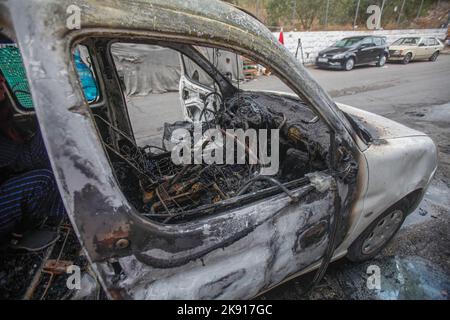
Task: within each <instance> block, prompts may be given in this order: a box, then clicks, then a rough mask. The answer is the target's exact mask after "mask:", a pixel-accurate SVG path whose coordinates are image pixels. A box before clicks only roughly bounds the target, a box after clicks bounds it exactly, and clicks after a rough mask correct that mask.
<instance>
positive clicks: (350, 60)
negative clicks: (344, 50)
mask: <svg viewBox="0 0 450 320" xmlns="http://www.w3.org/2000/svg"><path fill="white" fill-rule="evenodd" d="M354 66H355V59H353V58H348V59H347V61H345V66H344V68H345V71H350V70H352V69H353V67H354Z"/></svg>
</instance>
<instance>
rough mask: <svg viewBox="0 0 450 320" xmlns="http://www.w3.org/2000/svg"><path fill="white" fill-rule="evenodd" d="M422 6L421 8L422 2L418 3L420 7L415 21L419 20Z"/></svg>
mask: <svg viewBox="0 0 450 320" xmlns="http://www.w3.org/2000/svg"><path fill="white" fill-rule="evenodd" d="M422 6H423V0H422V1H421V2H420V7H419V11H417V17H416V19H417V18H419V16H420V12H421V11H422Z"/></svg>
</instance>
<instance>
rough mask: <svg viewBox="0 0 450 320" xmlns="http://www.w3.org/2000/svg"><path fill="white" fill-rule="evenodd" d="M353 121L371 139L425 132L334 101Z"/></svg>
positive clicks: (420, 134) (417, 134)
mask: <svg viewBox="0 0 450 320" xmlns="http://www.w3.org/2000/svg"><path fill="white" fill-rule="evenodd" d="M336 104H337V106H338V107H339V109H341V110H342V111H343V112H345V113H346V114H348V115H349V116H350V117H351V118H352V119H353V120H354V121H355V123H356V124H357V125H358V126H359V127H361V128H362V129H363V130H366V131H367V132H368V133H369V134H370V136H371V137H372V139H373V140H378V141H380V140H389V139H396V138H403V137H414V136H426V134H425V133H423V132H420V131H417V130H414V129H411V128H408V127H407V126H404V125H402V124H400V123H398V122H395V121H393V120H390V119H388V118H385V117H383V116H380V115H377V114H374V113H372V112H368V111H364V110H361V109H358V108H354V107H351V106H348V105H345V104H341V103H336Z"/></svg>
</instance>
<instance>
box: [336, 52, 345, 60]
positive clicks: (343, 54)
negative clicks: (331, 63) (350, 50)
mask: <svg viewBox="0 0 450 320" xmlns="http://www.w3.org/2000/svg"><path fill="white" fill-rule="evenodd" d="M343 57H345V53H339V54H335V55H334V56H333V59H342V58H343Z"/></svg>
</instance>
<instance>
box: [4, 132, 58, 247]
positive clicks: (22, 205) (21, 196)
mask: <svg viewBox="0 0 450 320" xmlns="http://www.w3.org/2000/svg"><path fill="white" fill-rule="evenodd" d="M0 154H1V156H0V166H2V168H1V170H2V171H9V172H12V174H11V175H10V177H9V178H8V179H7V180H6V181H4V182H2V184H1V186H0V239H4V238H5V237H7V236H8V235H9V234H11V232H23V231H24V230H25V229H26V228H29V227H30V226H35V225H37V224H39V223H42V222H44V220H45V219H46V218H52V219H53V218H54V219H60V218H62V217H63V215H64V213H65V211H64V206H63V204H62V201H61V197H60V195H59V192H58V188H57V185H56V182H55V178H54V176H53V173H52V171H51V168H50V162H49V160H48V156H47V153H46V150H45V146H44V142H43V140H42V137H41V135H40V133H39V132H38V133H37V134H36V135H35V136H34V137H33V138H32V139H31V140H30V141H29V142H27V143H24V144H20V145H17V144H14V143H12V142H10V141H9V140H8V139H7V138H6V137H3V136H1V135H0ZM17 172H21V173H17Z"/></svg>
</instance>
